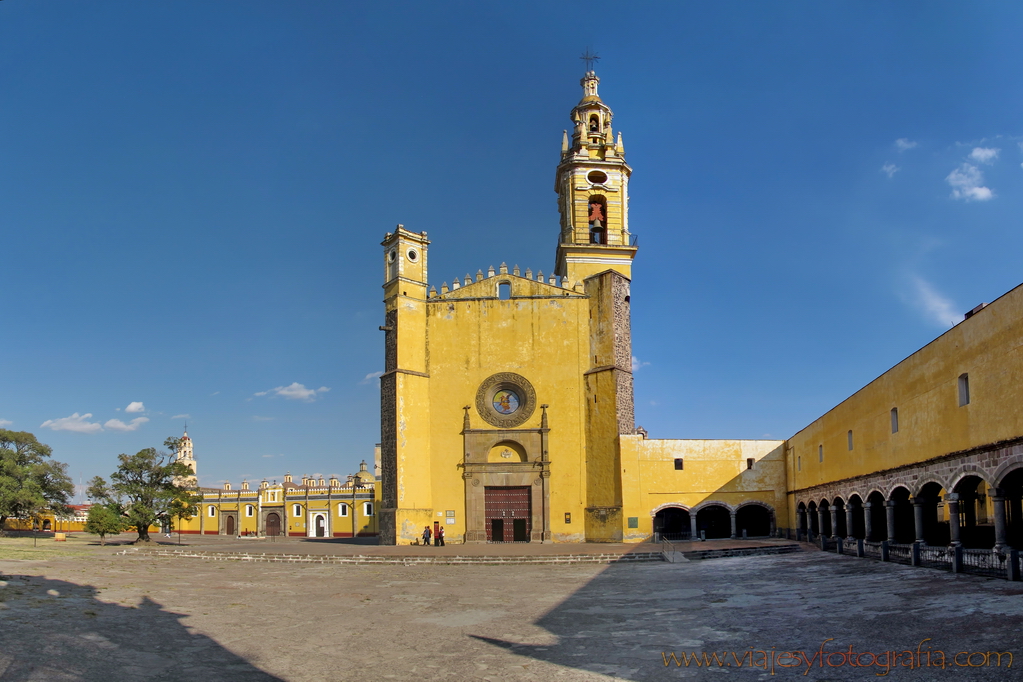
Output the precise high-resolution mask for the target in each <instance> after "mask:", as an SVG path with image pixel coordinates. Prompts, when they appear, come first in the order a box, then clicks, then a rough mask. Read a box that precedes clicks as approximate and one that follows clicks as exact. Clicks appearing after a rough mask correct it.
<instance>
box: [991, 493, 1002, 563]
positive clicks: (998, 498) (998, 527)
mask: <svg viewBox="0 0 1023 682" xmlns="http://www.w3.org/2000/svg"><path fill="white" fill-rule="evenodd" d="M988 496H989V497H990V498H991V504H992V505H993V506H994V508H995V546H994V548H993V549H994V551H995V552H997V553H999V554H1001V553H1002V550H1003V549H1004V548H1005V545H1006V541H1005V536H1006V532H1005V495H1004V494H1003V493H1002V489H1001V488H991V490H989V491H988Z"/></svg>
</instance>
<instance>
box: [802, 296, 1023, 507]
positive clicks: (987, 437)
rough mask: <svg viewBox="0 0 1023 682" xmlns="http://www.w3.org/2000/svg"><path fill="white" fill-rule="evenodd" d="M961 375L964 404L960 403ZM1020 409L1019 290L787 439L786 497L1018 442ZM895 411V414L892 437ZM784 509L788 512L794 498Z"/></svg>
mask: <svg viewBox="0 0 1023 682" xmlns="http://www.w3.org/2000/svg"><path fill="white" fill-rule="evenodd" d="M964 375H965V377H964V381H963V383H966V384H967V385H968V392H969V402H968V403H966V404H962V405H961V404H960V403H961V402H962V400H961V398H960V393H961V389H960V377H963V376H964ZM963 397H965V396H963ZM1021 404H1023V286H1020V287H1016V288H1015V289H1013V290H1012V291H1010V292H1009V293H1007V294H1005V295H1004V296H1002V297H1001V298H999V299H998V300H996V301H995V302H993V303H991V304H990V305H988V306H987V307H985V308H983V309H981V310H979V311H978V312H976V314H974V315H972V316H971V317H969V318H968V319H966V320H964V321H963V322H961V323H960V324H958V325H956V326H955V327H953V328H952V329H950V330H949V331H947V332H945V333H944V334H943V335H941V336H940V337H938V338H937V339H935V340H934V341H932V342H931V343H929V344H927V345H926V346H924V347H923V348H921V349H920V350H919V351H917V352H916V353H914V354H913V355H911V356H909V357H908V358H906V359H905V360H903V361H902V362H900V363H899V364H897V365H896V366H895V367H893V368H892V369H890V370H888V371H887V372H885V373H884V374H882V375H881V376H880V377H878V378H877V379H875V380H874V381H872V382H871V383H870V384H868V385H867V386H865V387H864V388H862V389H860V390H859V391H857V392H856V393H855V394H853V395H852V396H851V397H849V398H848V399H846V400H845V401H843V402H842V403H841V404H839V405H838V406H837V407H835V408H834V409H832V410H831V411H829V412H828V413H827V414H825V415H824V416H822V417H820V418H819V419H817V420H816V421H814V422H813V423H812V424H810V425H809V426H807V427H806V428H805V429H803V430H802V431H800V432H799V433H797V434H796V435H794V436H793V437H792V438H791V439H790V440H789V442H788V453H787V466H788V474H789V489H790V490H791V491H799V490H801V489H805V488H808V487H812V486H816V485H820V484H824V483H831V482H835V481H841V480H843V479H848V478H851V477H854V476H860V475H865V474H871V473H875V472H878V471H883V470H886V469H891V468H893V467H897V466H901V465H906V464H914V463H919V462H924V461H926V460H930V459H932V458H935V457H940V456H942V455H946V454H950V453H955V452H960V451H964V450H969V449H971V448H976V447H979V446H982V445H988V444H992V443H997V442H999V441H1003V440H1007V439H1010V438H1014V437H1018V436H1019V435H1020V434H1023V410H1021V409H1020V405H1021ZM893 409H895V410H897V411H898V431H897V432H894V433H893V428H892V427H893V424H892V410H893ZM850 432H851V437H850ZM789 503H790V505H792V509H793V511H794V505H795V496H794V495H791V496H790V501H789Z"/></svg>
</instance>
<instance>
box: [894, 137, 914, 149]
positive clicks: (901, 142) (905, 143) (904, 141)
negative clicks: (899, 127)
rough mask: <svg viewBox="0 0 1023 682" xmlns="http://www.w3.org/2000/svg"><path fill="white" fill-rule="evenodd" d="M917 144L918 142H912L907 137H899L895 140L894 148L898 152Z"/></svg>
mask: <svg viewBox="0 0 1023 682" xmlns="http://www.w3.org/2000/svg"><path fill="white" fill-rule="evenodd" d="M917 144H918V143H917V142H913V141H912V140H910V139H909V138H907V137H900V138H899V139H897V140H895V148H896V149H898V150H899V151H900V152H904V151H906V150H908V149H912V148H913V147H915V146H917Z"/></svg>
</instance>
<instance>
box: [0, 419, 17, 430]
mask: <svg viewBox="0 0 1023 682" xmlns="http://www.w3.org/2000/svg"><path fill="white" fill-rule="evenodd" d="M12 424H14V422H12V421H11V420H9V419H0V429H2V428H5V427H7V426H11V425H12Z"/></svg>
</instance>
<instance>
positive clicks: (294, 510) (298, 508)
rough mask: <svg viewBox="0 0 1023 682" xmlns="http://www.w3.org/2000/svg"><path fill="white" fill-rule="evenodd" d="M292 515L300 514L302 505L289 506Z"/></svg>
mask: <svg viewBox="0 0 1023 682" xmlns="http://www.w3.org/2000/svg"><path fill="white" fill-rule="evenodd" d="M291 511H292V516H302V505H300V504H296V505H295V506H293V507H292V508H291Z"/></svg>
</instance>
